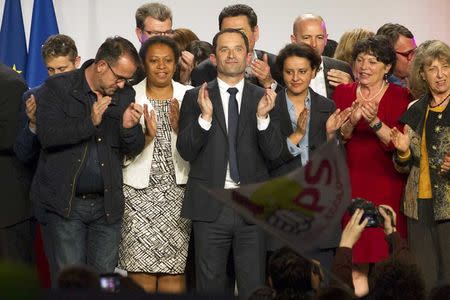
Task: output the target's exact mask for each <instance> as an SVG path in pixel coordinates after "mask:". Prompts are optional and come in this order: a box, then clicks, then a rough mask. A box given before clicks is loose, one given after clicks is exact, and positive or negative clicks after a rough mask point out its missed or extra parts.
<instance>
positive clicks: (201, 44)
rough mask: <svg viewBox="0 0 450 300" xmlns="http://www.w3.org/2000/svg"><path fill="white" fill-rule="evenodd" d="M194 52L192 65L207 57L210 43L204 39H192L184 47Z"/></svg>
mask: <svg viewBox="0 0 450 300" xmlns="http://www.w3.org/2000/svg"><path fill="white" fill-rule="evenodd" d="M186 50H187V51H189V52H191V53H192V54H194V66H196V65H198V64H199V63H201V62H202V61H204V60H205V59H208V58H209V55H210V54H211V53H212V51H213V50H212V45H211V44H210V43H208V42H205V41H192V42H191V43H190V44H189V46H188V47H187V49H186Z"/></svg>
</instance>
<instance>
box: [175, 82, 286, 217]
mask: <svg viewBox="0 0 450 300" xmlns="http://www.w3.org/2000/svg"><path fill="white" fill-rule="evenodd" d="M198 91H199V88H198V87H197V88H195V89H192V90H189V91H187V92H186V94H185V96H184V99H183V102H182V105H181V111H180V120H179V128H180V132H179V133H178V139H177V149H178V152H179V153H180V155H181V157H183V159H185V160H186V161H189V162H190V166H191V169H190V172H189V179H188V182H187V186H186V192H185V197H184V201H183V208H182V212H181V214H182V216H183V217H186V218H189V219H192V220H195V221H206V222H208V221H214V220H215V219H216V218H217V216H218V215H219V213H220V211H221V209H222V204H221V202H220V201H218V200H216V199H214V197H212V196H211V195H209V194H208V193H207V192H206V191H205V190H204V189H203V188H202V187H201V186H205V187H208V188H223V187H224V183H225V175H226V170H227V164H228V135H227V128H226V123H225V116H224V112H223V107H222V100H221V97H220V91H219V86H218V83H217V80H213V81H211V82H209V83H208V92H209V97H210V99H211V101H212V104H213V119H212V125H211V128H210V129H209V130H204V129H203V128H202V127H201V126H200V125H199V123H198V117H199V116H200V113H201V111H200V108H199V106H198V104H197V96H198ZM263 95H264V90H263V89H262V88H260V87H258V86H255V85H253V84H251V83H248V82H245V84H244V90H243V95H242V103H241V109H240V114H239V126H238V128H239V129H238V138H237V139H238V141H237V157H238V168H239V176H240V179H241V184H249V183H256V182H261V181H264V180H267V179H269V171H268V169H267V166H266V163H265V161H266V160H267V159H268V160H270V159H275V158H276V157H278V156H279V155H280V153H281V147H282V143H283V140H282V138H281V135H280V133H279V130H278V129H277V125H276V123H277V120H274V119H272V118H271V121H270V125H269V127H268V128H267V129H266V130H264V131H259V130H258V129H257V119H256V110H257V105H258V102H259V100H260V99H261V97H262V96H263Z"/></svg>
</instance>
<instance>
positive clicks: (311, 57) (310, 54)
mask: <svg viewBox="0 0 450 300" xmlns="http://www.w3.org/2000/svg"><path fill="white" fill-rule="evenodd" d="M292 56H297V57H301V58H305V59H307V60H308V61H309V63H310V64H311V68H312V69H314V70H316V72H317V70H319V67H320V64H321V63H322V58H321V57H320V55H318V54H317V52H316V51H314V49H313V48H312V47H311V46H310V45H308V44H304V43H300V44H294V43H291V44H287V45H286V46H285V47H284V48H283V49H281V50H280V52H279V53H278V55H277V59H276V61H275V63H276V65H277V67H278V69H279V70H283V67H284V62H285V60H286V59H287V58H289V57H292Z"/></svg>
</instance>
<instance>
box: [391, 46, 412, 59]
mask: <svg viewBox="0 0 450 300" xmlns="http://www.w3.org/2000/svg"><path fill="white" fill-rule="evenodd" d="M416 49H417V48H414V49H411V50H409V51H406V52H400V51H395V53H397V54H398V55H401V56H403V57H404V58H406V59H407V60H408V61H410V60H412V58H413V57H414V54H415V53H416Z"/></svg>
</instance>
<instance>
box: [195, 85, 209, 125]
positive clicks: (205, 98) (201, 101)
mask: <svg viewBox="0 0 450 300" xmlns="http://www.w3.org/2000/svg"><path fill="white" fill-rule="evenodd" d="M197 103H198V106H200V110H201V112H202V119H203V120H205V121H208V122H211V121H212V114H213V106H212V102H211V99H210V98H209V93H208V89H207V84H206V82H205V83H203V84H202V86H201V87H200V90H199V91H198V97H197Z"/></svg>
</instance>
